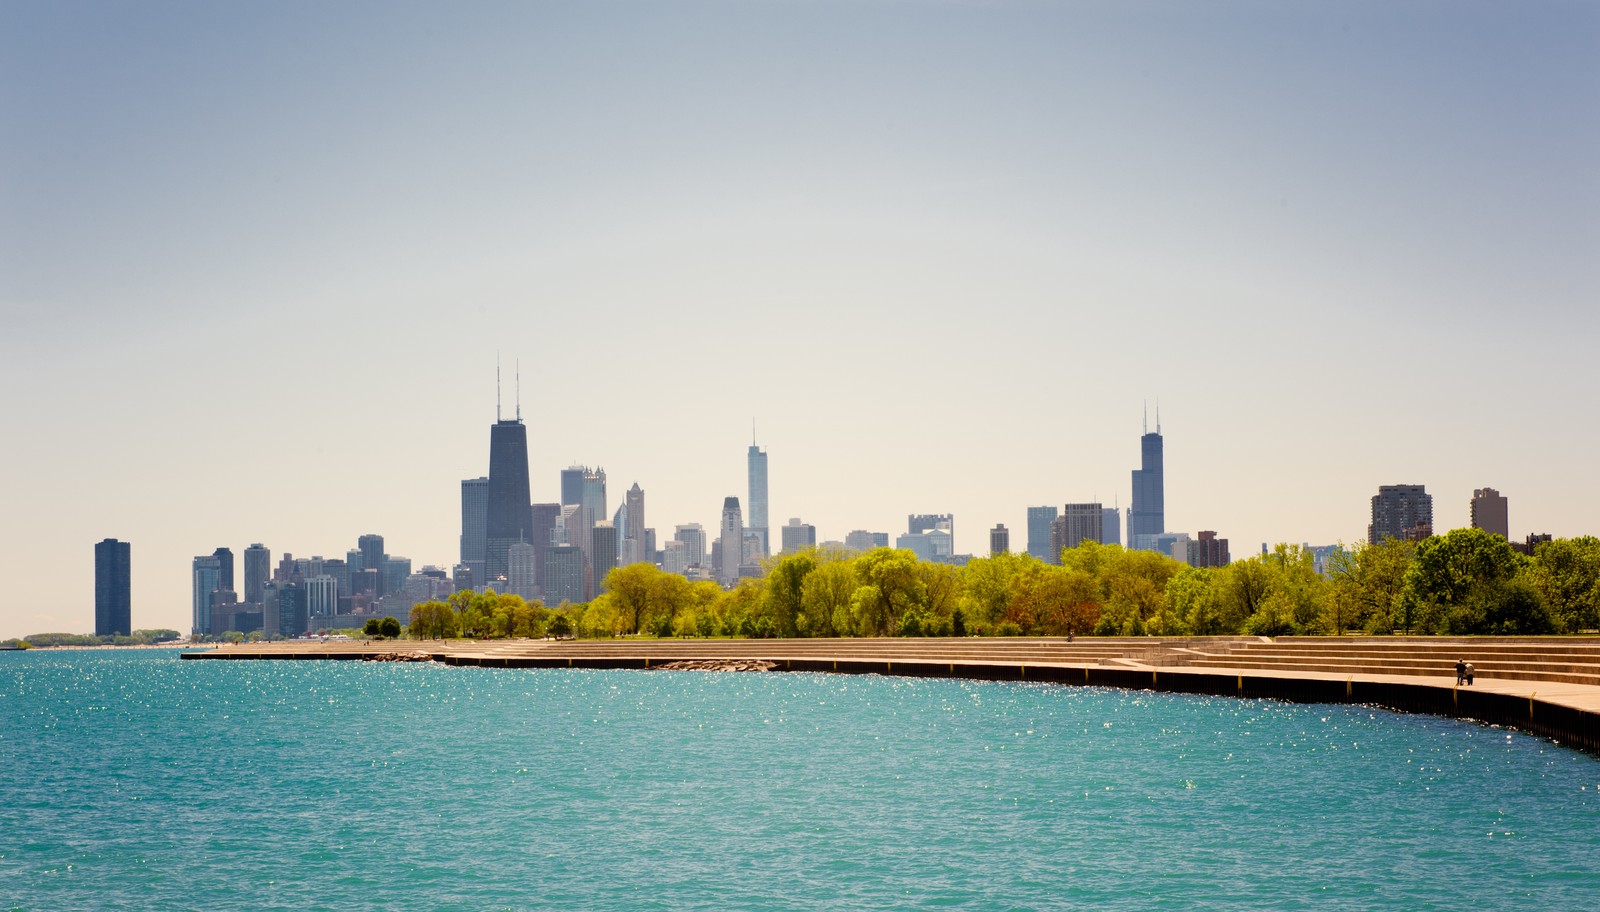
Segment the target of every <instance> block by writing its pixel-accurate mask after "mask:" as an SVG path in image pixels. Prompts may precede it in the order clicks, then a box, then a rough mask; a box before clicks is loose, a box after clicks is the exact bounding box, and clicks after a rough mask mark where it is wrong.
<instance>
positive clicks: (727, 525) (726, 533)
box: [717, 497, 744, 586]
mask: <svg viewBox="0 0 1600 912" xmlns="http://www.w3.org/2000/svg"><path fill="white" fill-rule="evenodd" d="M720 557H721V558H722V563H721V565H720V566H718V567H717V577H718V579H720V580H721V581H722V583H723V584H724V585H728V586H732V585H734V584H735V583H737V582H738V581H739V563H740V559H741V558H743V557H744V516H743V513H742V512H741V511H740V509H739V498H737V497H726V498H723V501H722V554H721V555H720Z"/></svg>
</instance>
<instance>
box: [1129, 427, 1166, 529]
mask: <svg viewBox="0 0 1600 912" xmlns="http://www.w3.org/2000/svg"><path fill="white" fill-rule="evenodd" d="M1147 415H1148V413H1147ZM1165 531H1167V505H1166V476H1165V471H1164V469H1163V466H1162V455H1161V408H1160V406H1157V407H1156V432H1155V433H1154V434H1152V433H1150V419H1149V418H1148V417H1146V418H1145V426H1144V436H1142V437H1140V438H1139V468H1137V469H1134V470H1133V506H1131V507H1129V508H1128V547H1129V548H1148V547H1151V545H1150V544H1149V542H1148V541H1147V540H1141V538H1140V536H1146V535H1160V534H1161V533H1163V532H1165Z"/></svg>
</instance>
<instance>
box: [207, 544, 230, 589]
mask: <svg viewBox="0 0 1600 912" xmlns="http://www.w3.org/2000/svg"><path fill="white" fill-rule="evenodd" d="M211 556H212V557H214V558H216V559H217V564H218V566H220V567H221V568H222V575H221V577H220V582H221V585H219V586H218V587H217V588H218V589H227V590H230V591H231V590H233V549H232V548H218V549H217V550H215V551H213V552H211Z"/></svg>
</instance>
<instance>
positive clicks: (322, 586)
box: [305, 575, 339, 618]
mask: <svg viewBox="0 0 1600 912" xmlns="http://www.w3.org/2000/svg"><path fill="white" fill-rule="evenodd" d="M305 590H306V615H307V617H311V618H323V617H333V616H334V615H336V614H338V613H339V584H338V582H337V581H336V580H334V578H333V577H331V576H327V575H323V576H313V577H312V578H310V579H308V580H306V581H305Z"/></svg>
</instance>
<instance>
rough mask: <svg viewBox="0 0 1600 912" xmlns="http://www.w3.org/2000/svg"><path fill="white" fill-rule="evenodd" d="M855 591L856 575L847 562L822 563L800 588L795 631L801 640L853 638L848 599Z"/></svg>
mask: <svg viewBox="0 0 1600 912" xmlns="http://www.w3.org/2000/svg"><path fill="white" fill-rule="evenodd" d="M855 591H856V571H855V567H854V566H852V565H851V562H850V561H849V560H845V559H840V558H833V559H828V560H824V561H822V563H820V564H818V565H817V567H816V569H814V570H812V571H811V572H810V573H808V574H806V578H805V582H804V583H803V584H801V587H800V614H799V615H798V616H797V617H796V618H795V628H796V629H797V630H799V631H800V635H801V636H812V637H831V636H853V635H854V634H855V628H854V626H853V625H852V614H851V608H850V599H851V597H852V596H853V595H854V594H855Z"/></svg>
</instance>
